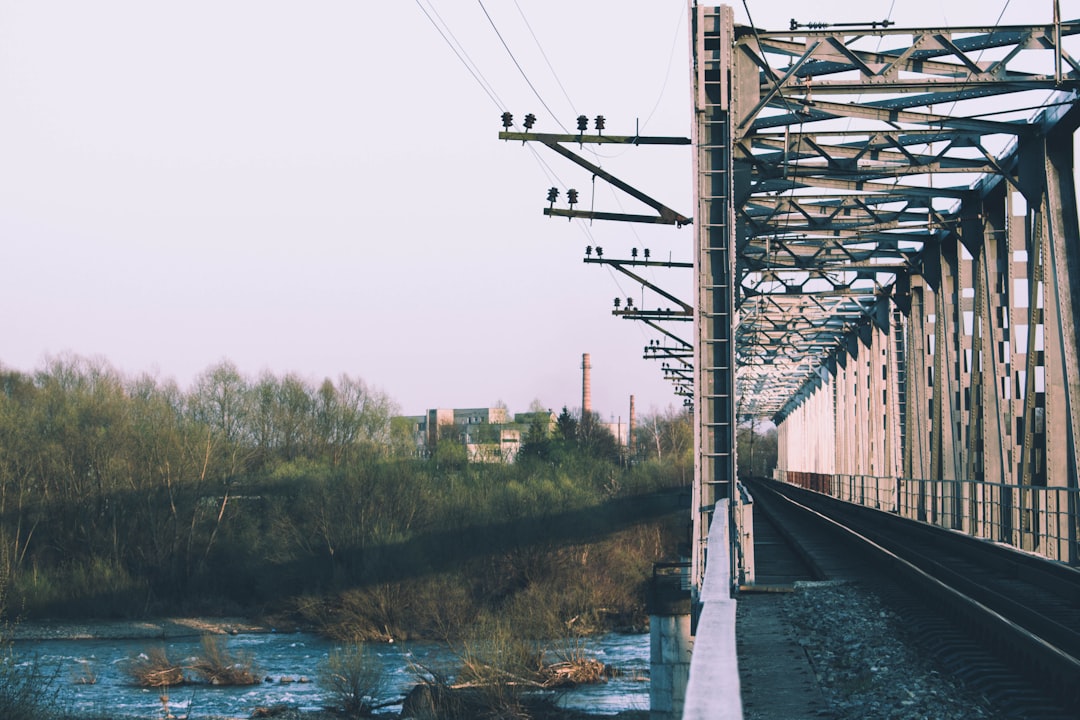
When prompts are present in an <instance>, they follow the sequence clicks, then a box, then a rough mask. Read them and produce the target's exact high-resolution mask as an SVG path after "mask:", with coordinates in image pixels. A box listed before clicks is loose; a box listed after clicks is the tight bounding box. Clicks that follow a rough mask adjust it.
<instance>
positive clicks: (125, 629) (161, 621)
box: [0, 617, 274, 642]
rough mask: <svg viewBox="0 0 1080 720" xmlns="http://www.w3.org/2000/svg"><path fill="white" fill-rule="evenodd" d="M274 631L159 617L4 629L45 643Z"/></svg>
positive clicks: (241, 623) (0, 633)
mask: <svg viewBox="0 0 1080 720" xmlns="http://www.w3.org/2000/svg"><path fill="white" fill-rule="evenodd" d="M269 632H274V628H272V627H270V626H269V625H265V624H261V623H256V622H252V621H251V620H248V619H246V618H239V617H225V618H205V617H194V618H157V619H152V620H88V621H82V622H77V621H60V620H34V621H20V622H17V623H14V624H10V625H8V626H7V627H5V628H3V629H2V630H0V637H2V638H4V639H6V640H14V641H35V642H37V641H42V640H171V639H176V638H186V637H200V636H202V635H239V634H241V633H242V634H250V633H269Z"/></svg>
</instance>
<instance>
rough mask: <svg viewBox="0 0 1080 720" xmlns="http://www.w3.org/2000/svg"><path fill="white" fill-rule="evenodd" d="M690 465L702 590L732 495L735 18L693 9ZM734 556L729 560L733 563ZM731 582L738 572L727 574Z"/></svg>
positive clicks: (697, 577) (726, 10) (696, 568)
mask: <svg viewBox="0 0 1080 720" xmlns="http://www.w3.org/2000/svg"><path fill="white" fill-rule="evenodd" d="M694 9H695V11H696V12H694V13H693V21H692V23H691V32H692V42H693V47H694V64H693V87H694V126H693V145H694V149H695V152H694V183H695V194H696V197H697V212H696V213H695V216H694V217H695V224H694V227H695V233H694V283H695V288H694V291H695V298H696V303H695V308H696V313H695V315H694V331H695V336H696V339H697V342H696V343H695V344H694V348H695V355H696V357H695V369H696V372H695V374H694V413H695V420H696V422H695V433H694V440H695V464H694V491H693V498H692V502H693V503H694V509H693V513H694V514H693V530H692V532H693V536H694V548H693V556H692V558H691V573H692V577H693V583H694V586H695V587H697V588H700V587H701V581H702V579H703V578H704V573H705V550H706V546H707V542H708V535H709V525H710V523H711V520H712V512H713V508H714V506H715V504H716V503H717V501H718V500H720V499H724V498H731V497H732V496H733V495H734V492H733V486H734V482H735V350H734V328H735V295H734V292H735V289H734V280H735V253H734V248H735V244H736V237H735V224H734V214H735V209H734V204H733V197H732V196H733V174H734V168H733V165H732V162H733V159H732V153H731V132H732V130H731V114H732V113H731V107H732V106H733V104H734V98H733V97H732V91H733V86H734V85H737V83H734V82H732V79H731V77H732V73H733V65H734V62H733V47H734V37H735V20H734V13H733V11H732V9H731V8H730V7H726V6H721V7H718V8H710V7H697V8H694ZM736 556H737V553H732V558H735V557H736ZM731 576H732V577H737V573H732V575H731Z"/></svg>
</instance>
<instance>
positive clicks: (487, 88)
mask: <svg viewBox="0 0 1080 720" xmlns="http://www.w3.org/2000/svg"><path fill="white" fill-rule="evenodd" d="M416 6H417V7H419V8H420V12H422V13H424V16H425V17H426V18H427V19H428V22H430V23H431V26H432V27H434V28H435V31H436V32H438V33H439V35H440V36H441V37H442V39H443V40H444V41H445V42H446V44H447V46H448V47H449V48H450V50H451V51H452V52H453V53H454V55H456V56H457V59H458V60H460V61H461V64H462V65H464V66H465V69H466V70H468V71H469V74H470V75H472V77H473V80H475V81H476V83H477V84H478V85H479V86H480V89H481V90H483V91H484V92H485V93H486V94H487V96H488V98H490V99H491V102H492V103H494V104H495V107H496V108H498V109H499V110H503V109H504V108H505V107H506V106H505V105H504V104H503V102H502V100H500V99H499V97H498V94H497V93H496V92H495V89H494V88H493V87H491V85H490V83H488V82H487V80H486V79H483V80H482V79H481V77H483V76H482V75H481V74H478V73H479V72H480V70H479V68H477V69H476V70H473V65H475V63H472V58H469V60H468V61H466V60H465V57H468V53H465V48H464V47H462V46H461V43H460V42H458V40H457V38H456V37H455V38H454V42H451V41H450V38H448V37H447V36H446V33H447V32H448V33H450V35H451V36H453V33H452V32H451V31H450V27H449V26H448V25H446V21H444V20H443V19H442V17H441V16H440V17H439V20H440V21H442V23H443V25H444V26H445V27H446V32H443V30H442V28H441V27H439V24H438V23H437V22H435V18H433V17H431V13H429V12H428V11H427V9H426V8H425V7H424V6H423V4H422V3H421V2H420V0H416ZM431 10H432V12H434V13H435V14H436V15H438V11H436V10H435V8H434V7H432V8H431ZM454 43H457V46H455V44H454ZM458 47H461V52H458ZM462 53H465V57H463V56H462ZM470 63H472V64H471V65H470Z"/></svg>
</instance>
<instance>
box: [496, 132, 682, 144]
mask: <svg viewBox="0 0 1080 720" xmlns="http://www.w3.org/2000/svg"><path fill="white" fill-rule="evenodd" d="M499 139H500V140H520V141H521V142H530V141H536V142H542V143H544V144H545V145H551V144H552V143H564V142H576V143H578V144H584V143H590V144H597V145H605V144H606V145H612V144H614V145H689V144H690V138H687V137H674V136H672V137H664V136H648V135H558V134H555V133H529V132H509V131H507V132H501V133H499Z"/></svg>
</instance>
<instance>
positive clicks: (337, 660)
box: [319, 644, 396, 718]
mask: <svg viewBox="0 0 1080 720" xmlns="http://www.w3.org/2000/svg"><path fill="white" fill-rule="evenodd" d="M319 680H320V682H321V684H322V686H323V687H324V688H325V689H326V691H327V692H328V693H329V695H330V697H331V698H332V699H333V701H334V705H335V707H336V709H337V710H339V711H340V712H341V713H342V714H343V715H344V716H345V717H350V718H354V717H370V716H371V715H372V714H373V713H374V712H375V710H376V709H378V708H380V707H384V706H385V705H387V704H389V703H386V702H380V701H379V695H380V693H381V691H382V688H383V685H384V683H385V680H386V669H385V668H384V667H383V664H382V661H381V660H380V659H379V657H378V656H377V655H376V654H375V653H374V652H373V651H372V650H371V649H370V648H368V647H366V646H365V645H363V644H357V645H354V646H352V647H347V648H343V649H341V650H336V651H334V652H332V653H330V657H329V658H327V660H326V662H325V663H323V665H322V667H321V668H320V673H319ZM395 702H396V701H395Z"/></svg>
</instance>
